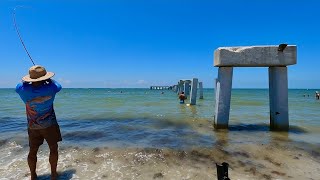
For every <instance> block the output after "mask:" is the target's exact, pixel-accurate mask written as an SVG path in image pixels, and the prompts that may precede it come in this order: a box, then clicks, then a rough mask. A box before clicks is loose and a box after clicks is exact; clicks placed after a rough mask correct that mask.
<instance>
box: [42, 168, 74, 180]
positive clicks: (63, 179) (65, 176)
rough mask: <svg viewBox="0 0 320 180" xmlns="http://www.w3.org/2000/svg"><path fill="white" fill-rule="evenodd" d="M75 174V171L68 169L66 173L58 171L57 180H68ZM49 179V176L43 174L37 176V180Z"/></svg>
mask: <svg viewBox="0 0 320 180" xmlns="http://www.w3.org/2000/svg"><path fill="white" fill-rule="evenodd" d="M75 173H76V170H75V169H70V170H66V171H63V172H61V171H58V174H59V176H58V180H70V179H71V178H72V176H73V174H75ZM49 179H50V174H43V175H40V176H38V178H37V180H49Z"/></svg>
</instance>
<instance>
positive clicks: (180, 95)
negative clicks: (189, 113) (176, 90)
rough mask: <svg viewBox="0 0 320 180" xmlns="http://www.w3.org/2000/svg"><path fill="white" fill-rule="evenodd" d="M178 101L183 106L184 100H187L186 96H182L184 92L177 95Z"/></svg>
mask: <svg viewBox="0 0 320 180" xmlns="http://www.w3.org/2000/svg"><path fill="white" fill-rule="evenodd" d="M179 99H180V103H181V104H183V103H184V100H185V99H187V98H186V96H185V95H184V92H181V93H180V94H179Z"/></svg>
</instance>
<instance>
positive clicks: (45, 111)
mask: <svg viewBox="0 0 320 180" xmlns="http://www.w3.org/2000/svg"><path fill="white" fill-rule="evenodd" d="M53 76H54V73H52V72H47V71H46V69H45V68H44V67H42V66H39V65H35V66H32V67H31V68H30V69H29V75H26V76H24V77H23V78H22V83H19V84H18V85H17V87H16V92H17V93H18V94H19V95H20V97H21V99H22V101H23V102H24V103H25V105H26V114H27V120H28V135H29V147H30V150H29V155H28V165H29V168H30V172H31V180H35V179H37V173H36V164H37V152H38V149H39V147H40V145H42V144H43V141H44V139H45V140H46V141H47V143H48V145H49V149H50V155H49V162H50V165H51V180H55V179H57V176H58V174H57V162H58V142H59V141H62V138H61V133H60V128H59V125H58V122H57V120H56V115H55V112H54V108H53V101H54V98H55V95H56V93H57V92H59V91H60V90H61V85H60V84H59V83H57V82H56V81H54V80H52V79H50V78H52V77H53Z"/></svg>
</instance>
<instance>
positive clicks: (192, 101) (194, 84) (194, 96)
mask: <svg viewBox="0 0 320 180" xmlns="http://www.w3.org/2000/svg"><path fill="white" fill-rule="evenodd" d="M191 83H192V85H191V93H190V96H191V97H190V105H196V103H197V90H198V78H193V79H192V82H191Z"/></svg>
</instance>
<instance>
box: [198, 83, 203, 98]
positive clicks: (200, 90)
mask: <svg viewBox="0 0 320 180" xmlns="http://www.w3.org/2000/svg"><path fill="white" fill-rule="evenodd" d="M199 94H200V98H199V99H203V85H202V82H199Z"/></svg>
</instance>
